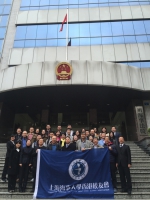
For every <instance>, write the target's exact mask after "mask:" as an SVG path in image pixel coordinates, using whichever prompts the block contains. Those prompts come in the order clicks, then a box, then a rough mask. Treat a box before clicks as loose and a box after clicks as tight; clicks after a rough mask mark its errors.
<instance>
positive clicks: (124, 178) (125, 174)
mask: <svg viewBox="0 0 150 200" xmlns="http://www.w3.org/2000/svg"><path fill="white" fill-rule="evenodd" d="M118 169H119V174H120V181H121V188H122V189H123V190H132V183H131V176H130V169H129V168H128V166H126V167H124V166H122V165H121V164H120V165H119V166H118Z"/></svg>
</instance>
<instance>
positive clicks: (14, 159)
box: [8, 148, 20, 175]
mask: <svg viewBox="0 0 150 200" xmlns="http://www.w3.org/2000/svg"><path fill="white" fill-rule="evenodd" d="M19 159H20V151H19V152H18V151H17V150H16V148H14V149H13V150H12V151H11V154H10V157H9V166H11V168H8V174H14V175H15V174H19Z"/></svg>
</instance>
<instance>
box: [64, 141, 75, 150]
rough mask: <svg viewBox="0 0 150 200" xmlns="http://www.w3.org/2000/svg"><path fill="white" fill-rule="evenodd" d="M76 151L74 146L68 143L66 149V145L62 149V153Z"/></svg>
mask: <svg viewBox="0 0 150 200" xmlns="http://www.w3.org/2000/svg"><path fill="white" fill-rule="evenodd" d="M75 150H76V144H74V143H70V144H69V146H68V147H66V143H65V144H64V146H63V147H62V151H75Z"/></svg>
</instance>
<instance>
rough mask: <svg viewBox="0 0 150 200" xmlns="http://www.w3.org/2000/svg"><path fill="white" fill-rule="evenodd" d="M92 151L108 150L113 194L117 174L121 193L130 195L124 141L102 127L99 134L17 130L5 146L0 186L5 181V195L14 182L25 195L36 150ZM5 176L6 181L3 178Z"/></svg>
mask: <svg viewBox="0 0 150 200" xmlns="http://www.w3.org/2000/svg"><path fill="white" fill-rule="evenodd" d="M93 148H94V149H96V148H108V150H109V154H110V173H111V179H112V185H113V188H114V193H116V192H117V179H116V173H117V171H119V174H120V181H121V192H127V193H128V194H129V195H130V194H131V191H132V183H131V176H130V167H131V152H130V147H129V146H128V145H126V144H125V142H124V138H123V137H122V136H121V135H120V133H119V132H117V131H116V127H112V128H111V132H110V133H108V132H107V129H106V128H105V127H103V128H102V129H101V132H98V130H97V128H93V129H91V130H85V129H82V130H81V131H79V130H77V131H73V130H72V127H71V125H68V126H67V129H66V131H65V132H62V129H61V126H57V130H56V131H55V132H54V131H52V129H51V126H50V125H47V126H46V129H43V130H42V131H41V132H40V130H39V129H38V128H37V129H36V130H35V131H34V128H33V127H30V129H29V133H27V131H23V132H22V131H21V129H20V128H18V129H17V132H16V134H15V135H11V137H10V140H9V141H8V142H7V153H6V158H5V165H4V169H3V173H2V178H1V182H7V181H8V192H10V193H11V192H15V186H16V181H18V182H19V192H25V191H26V186H27V181H28V175H29V172H31V173H32V181H33V184H32V191H31V192H33V191H34V188H35V180H36V167H37V153H38V149H47V150H51V151H85V150H89V149H93ZM7 174H8V179H7V178H6V175H7Z"/></svg>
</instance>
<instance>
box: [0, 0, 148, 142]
mask: <svg viewBox="0 0 150 200" xmlns="http://www.w3.org/2000/svg"><path fill="white" fill-rule="evenodd" d="M65 16H67V19H66V20H65ZM62 23H63V24H62ZM61 28H62V31H60V29H61ZM47 123H48V124H51V126H52V128H53V129H55V128H56V127H57V125H61V126H62V128H63V130H65V129H66V126H67V125H68V124H71V125H72V127H73V129H74V130H77V129H79V130H80V129H81V128H85V129H90V128H92V127H96V128H98V129H99V130H100V129H101V128H102V127H106V128H107V130H108V131H110V128H111V126H116V127H117V130H118V131H120V132H121V133H122V135H123V136H124V137H125V139H126V140H128V141H130V140H131V141H138V140H140V139H142V138H144V137H146V136H148V132H147V129H148V128H150V0H128V1H127V0H0V141H1V142H3V141H4V140H5V138H8V137H9V135H10V134H11V133H12V132H14V131H15V130H16V128H17V127H21V128H22V130H28V129H29V127H30V126H34V127H35V128H36V127H39V128H41V129H42V128H45V125H46V124H47Z"/></svg>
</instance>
